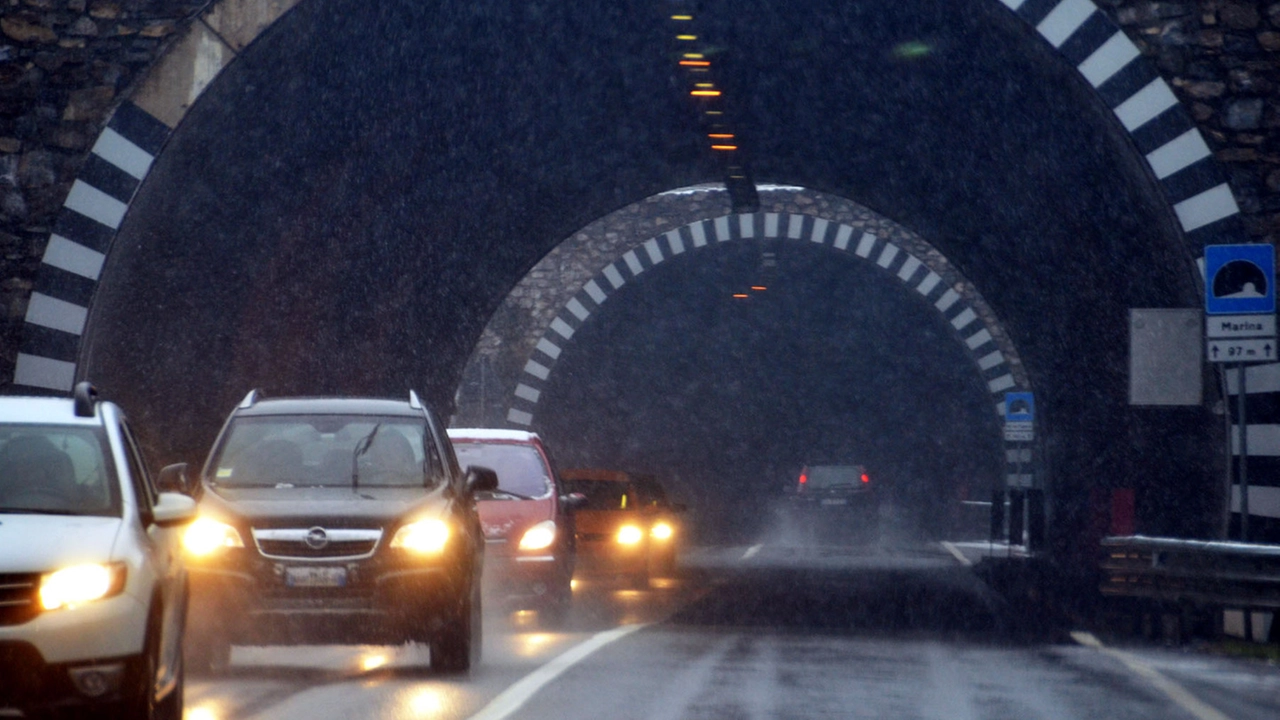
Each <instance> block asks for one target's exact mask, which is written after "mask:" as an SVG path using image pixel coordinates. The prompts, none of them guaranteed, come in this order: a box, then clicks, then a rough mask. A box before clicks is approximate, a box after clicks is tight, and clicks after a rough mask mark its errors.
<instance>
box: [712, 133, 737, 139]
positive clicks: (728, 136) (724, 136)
mask: <svg viewBox="0 0 1280 720" xmlns="http://www.w3.org/2000/svg"><path fill="white" fill-rule="evenodd" d="M707 137H709V138H711V139H712V140H732V139H733V133H707Z"/></svg>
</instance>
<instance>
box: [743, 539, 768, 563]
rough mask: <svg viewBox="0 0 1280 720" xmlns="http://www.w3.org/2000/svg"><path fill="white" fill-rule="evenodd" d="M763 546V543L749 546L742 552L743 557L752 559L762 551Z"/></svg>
mask: <svg viewBox="0 0 1280 720" xmlns="http://www.w3.org/2000/svg"><path fill="white" fill-rule="evenodd" d="M762 547H764V544H763V543H761V544H759V545H752V546H751V547H749V548H747V551H746V552H744V553H742V559H743V560H750V559H751V558H752V557H754V556H755V554H756V553H758V552H760V548H762Z"/></svg>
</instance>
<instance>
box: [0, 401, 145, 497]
mask: <svg viewBox="0 0 1280 720" xmlns="http://www.w3.org/2000/svg"><path fill="white" fill-rule="evenodd" d="M107 456H108V454H107V452H106V438H105V437H104V436H103V435H102V431H101V430H100V429H98V428H79V427H65V426H56V425H54V426H39V425H10V424H6V425H0V512H7V513H19V512H31V513H52V514H66V515H110V516H118V515H119V514H120V491H119V487H118V486H117V484H116V482H115V471H114V468H111V466H110V465H109V464H108V463H107V461H106V458H107Z"/></svg>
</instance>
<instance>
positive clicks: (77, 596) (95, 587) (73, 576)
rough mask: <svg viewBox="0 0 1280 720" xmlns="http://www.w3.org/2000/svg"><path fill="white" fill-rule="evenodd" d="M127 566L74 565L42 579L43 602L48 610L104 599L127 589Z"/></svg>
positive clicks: (41, 595)
mask: <svg viewBox="0 0 1280 720" xmlns="http://www.w3.org/2000/svg"><path fill="white" fill-rule="evenodd" d="M124 571H125V570H124V566H123V565H119V564H113V565H99V564H89V565H74V566H72V567H69V568H63V569H61V570H59V571H57V572H52V573H49V574H48V575H45V576H44V577H42V578H40V604H41V605H42V606H43V607H44V609H45V610H56V609H58V608H60V607H74V606H76V605H79V604H81V603H87V602H92V601H94V600H101V599H102V598H104V597H107V596H108V595H113V594H115V593H117V592H120V590H122V589H123V588H124Z"/></svg>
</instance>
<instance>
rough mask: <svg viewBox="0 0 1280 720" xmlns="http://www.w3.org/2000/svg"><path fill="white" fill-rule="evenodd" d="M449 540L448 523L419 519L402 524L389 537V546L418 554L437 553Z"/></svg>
mask: <svg viewBox="0 0 1280 720" xmlns="http://www.w3.org/2000/svg"><path fill="white" fill-rule="evenodd" d="M448 542H449V525H448V523H446V522H444V521H443V520H434V519H433V520H419V521H417V522H411V523H409V524H408V525H404V526H402V527H401V528H400V529H399V530H397V531H396V535H395V537H393V538H391V547H393V548H404V549H405V550H408V551H410V552H414V553H417V554H419V555H439V554H440V553H442V552H444V546H445V544H446V543H448Z"/></svg>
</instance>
